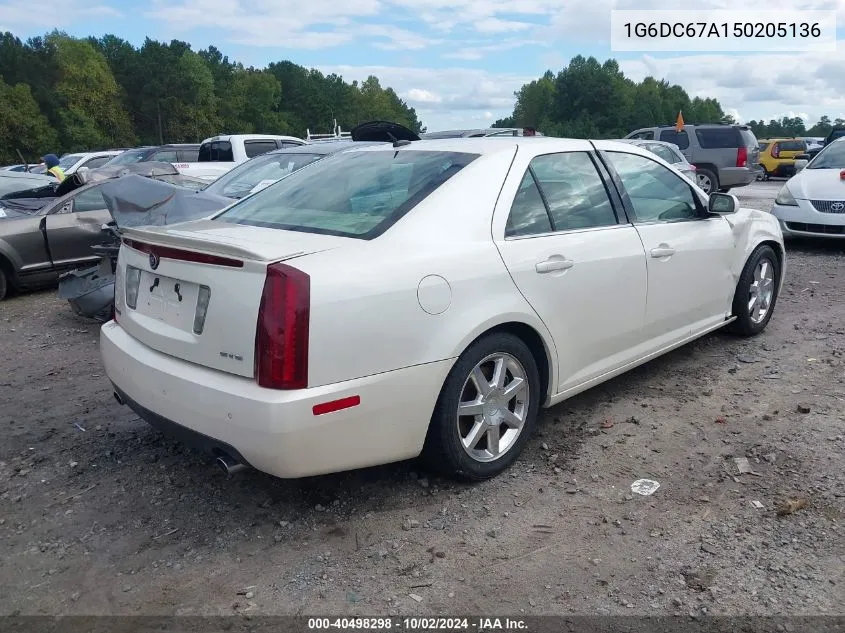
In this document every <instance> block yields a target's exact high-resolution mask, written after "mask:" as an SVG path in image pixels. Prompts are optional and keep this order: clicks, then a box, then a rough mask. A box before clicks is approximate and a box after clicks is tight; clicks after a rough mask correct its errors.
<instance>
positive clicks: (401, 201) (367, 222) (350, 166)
mask: <svg viewBox="0 0 845 633" xmlns="http://www.w3.org/2000/svg"><path fill="white" fill-rule="evenodd" d="M476 158H478V154H467V153H463V152H433V151H415V150H412V151H350V152H339V153H337V154H334V155H333V156H330V157H328V158H326V159H325V160H321V161H319V162H316V163H314V164H313V165H312V166H310V167H309V168H308V169H302V170H300V171H297V172H294V173H293V174H291V175H290V176H288V177H287V178H284V179H283V180H280V181H279V182H278V183H276V184H275V185H272V186H270V187H267V188H266V189H264V190H263V191H259V192H258V193H256V194H255V195H253V196H250V197H249V198H247V199H245V200H243V201H241V202H239V203H238V204H235V205H234V206H232V207H230V208H229V209H228V210H227V211H225V212H223V213H222V214H221V215H219V216H217V218H216V219H218V220H222V221H224V222H232V223H235V224H247V225H250V226H263V227H269V228H275V229H282V230H286V231H302V232H305V233H323V234H326V235H339V236H342V237H355V238H360V239H372V238H374V237H377V236H379V235H381V234H382V233H384V231H386V230H387V229H388V228H390V226H392V225H393V224H394V223H395V222H396V221H398V220H399V219H400V218H401V217H402V216H403V215H405V214H406V213H407V212H408V211H410V210H411V209H413V208H414V207H415V206H416V205H417V204H419V203H420V202H422V201H423V200H424V199H425V198H426V197H427V196H429V195H430V194H431V193H432V192H433V191H435V190H436V189H437V188H438V187H440V185H442V184H443V183H444V182H446V181H447V180H448V179H449V178H451V177H452V176H454V175H455V174H456V173H458V172H459V171H461V169H463V168H464V167H466V166H467V165H469V164H470V163H471V162H472V161H473V160H475V159H476ZM326 183H331V186H326Z"/></svg>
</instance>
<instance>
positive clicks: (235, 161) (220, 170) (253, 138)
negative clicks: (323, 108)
mask: <svg viewBox="0 0 845 633" xmlns="http://www.w3.org/2000/svg"><path fill="white" fill-rule="evenodd" d="M305 144H306V141H303V140H302V139H301V138H296V137H294V136H278V135H275V134H228V135H222V136H212V137H211V138H207V139H205V140H204V141H203V142H202V144H201V145H200V150H199V156H198V158H197V162H195V163H173V165H174V166H175V167H176V169H178V170H179V172H180V173H183V174H185V175H186V176H194V177H196V178H201V179H202V180H208V181H213V180H216V179H217V178H219V177H220V176H222V175H223V174H225V173H226V172H227V171H229V170H230V169H232V167H234V166H235V165H240V164H241V163H243V162H245V161H248V160H249V159H250V158H254V157H256V156H259V155H261V154H266V153H267V152H270V151H273V150H275V149H282V148H284V147H298V146H299V145H305Z"/></svg>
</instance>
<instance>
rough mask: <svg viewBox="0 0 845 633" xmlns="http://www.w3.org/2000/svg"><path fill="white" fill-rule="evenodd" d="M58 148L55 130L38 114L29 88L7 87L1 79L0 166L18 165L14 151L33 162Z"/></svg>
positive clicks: (20, 85) (36, 105)
mask: <svg viewBox="0 0 845 633" xmlns="http://www.w3.org/2000/svg"><path fill="white" fill-rule="evenodd" d="M58 146H59V137H58V135H57V134H56V130H54V129H53V128H52V127H51V126H50V123H49V121H47V117H45V116H44V115H43V114H41V112H40V110H39V109H38V104H37V103H36V101H35V98H34V97H33V96H32V91H31V90H30V89H29V86H27V85H26V84H22V83H21V84H17V85H16V86H10V85H9V84H7V83H6V82H5V81H3V80H2V79H0V164H8V163H17V162H19V161H20V158H19V157H18V155H17V151H16V150H18V151H20V152H21V153H22V154H23V156H24V158H25V159H26V160H27V161H29V162H33V163H35V162H38V160H39V157H40V156H43V155H44V154H47V153H50V152H55V151H58V150H57V148H58Z"/></svg>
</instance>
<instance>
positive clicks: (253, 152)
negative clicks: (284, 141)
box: [244, 140, 277, 158]
mask: <svg viewBox="0 0 845 633" xmlns="http://www.w3.org/2000/svg"><path fill="white" fill-rule="evenodd" d="M274 149H277V148H276V141H273V140H267V141H244V151H245V152H246V155H247V158H254V157H256V156H261V154H266V153H267V152H272V151H273V150H274Z"/></svg>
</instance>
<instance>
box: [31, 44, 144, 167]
mask: <svg viewBox="0 0 845 633" xmlns="http://www.w3.org/2000/svg"><path fill="white" fill-rule="evenodd" d="M48 43H49V44H50V45H52V46H54V47H55V54H56V64H57V66H58V77H57V81H56V84H55V87H54V90H55V95H56V101H57V108H58V110H57V118H58V121H59V124H60V125H59V135H60V137H61V141H62V146H63V147H64V148H65V149H68V150H71V151H76V150H84V149H94V148H98V147H101V148H104V147H111V146H119V145H127V144H132V143H134V142H135V135H134V133H133V131H132V122H131V120H130V118H129V116H128V115H127V113H126V110H124V108H123V107H122V93H121V91H120V88H119V87H118V85H117V82H116V81H115V79H114V75H112V72H111V69H110V68H109V65H108V63H107V62H106V59H105V57H103V55H102V54H101V53H99V52H98V51H97V50H96V49H95V48H94V47H93V46H91V44H90V43H88V42H86V41H83V40H77V39H73V38H71V37H68V36H66V35H62V34H59V33H54V34H52V35H50V36H49V37H48Z"/></svg>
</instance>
